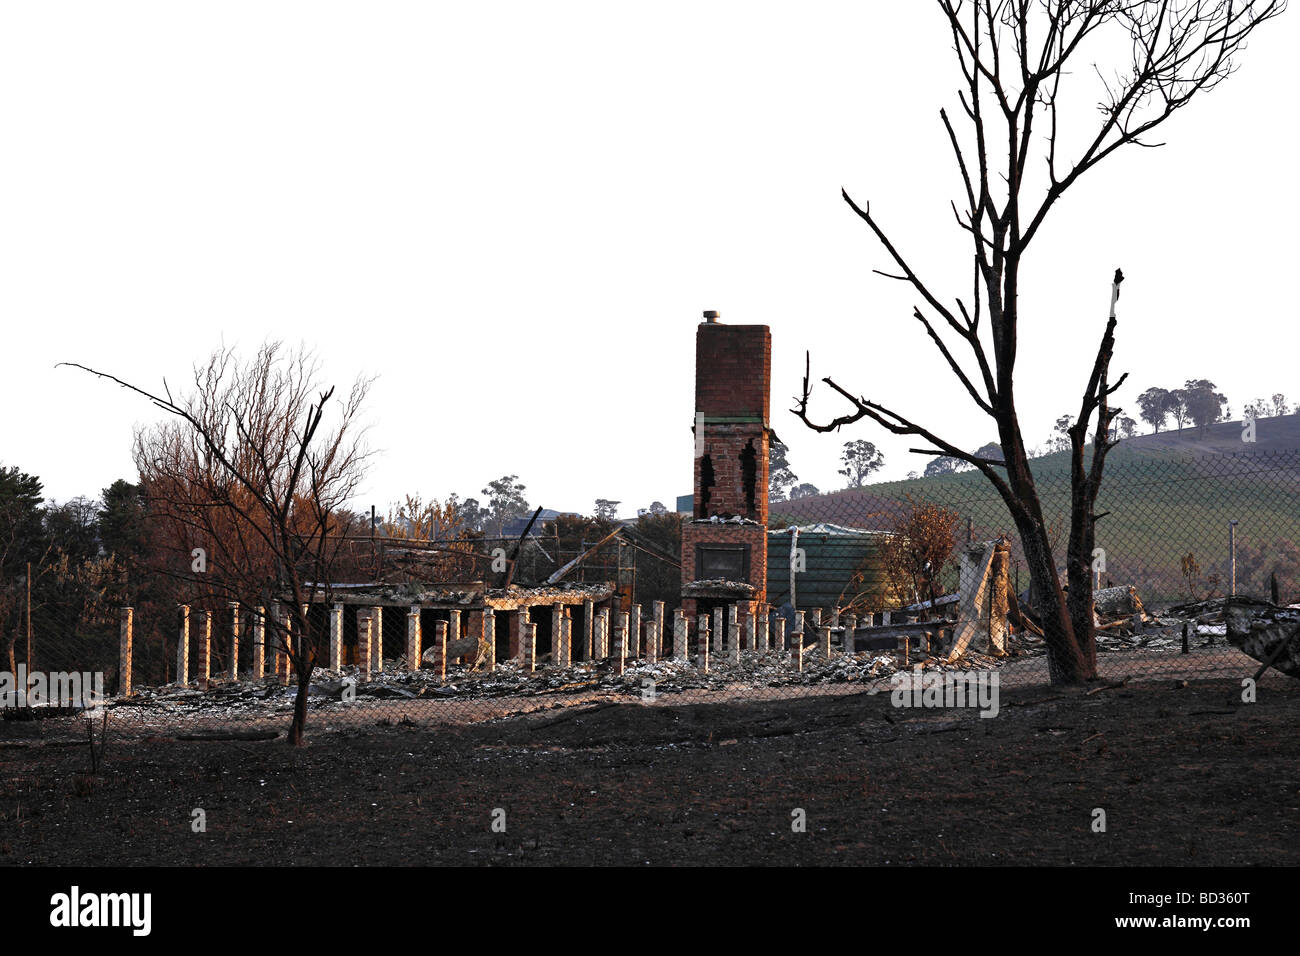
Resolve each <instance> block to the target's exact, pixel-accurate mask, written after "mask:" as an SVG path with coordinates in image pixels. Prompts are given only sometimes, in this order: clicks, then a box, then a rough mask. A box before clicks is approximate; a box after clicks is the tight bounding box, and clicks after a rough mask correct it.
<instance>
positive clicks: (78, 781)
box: [0, 679, 1300, 866]
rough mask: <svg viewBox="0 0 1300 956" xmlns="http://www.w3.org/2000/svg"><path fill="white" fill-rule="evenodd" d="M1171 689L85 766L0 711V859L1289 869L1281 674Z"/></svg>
mask: <svg viewBox="0 0 1300 956" xmlns="http://www.w3.org/2000/svg"><path fill="white" fill-rule="evenodd" d="M1180 683H1182V682H1177V681H1171V680H1163V679H1162V680H1153V681H1142V682H1135V683H1131V684H1128V685H1125V686H1118V687H1116V686H1103V685H1097V686H1095V687H1094V688H1092V689H1091V690H1086V689H1067V690H1059V689H1053V688H1050V687H1046V686H1041V685H1040V686H1023V687H1010V688H1008V687H1003V688H1002V692H1001V713H1000V714H999V715H998V716H997V717H996V718H992V719H982V718H980V717H979V716H978V711H976V710H973V709H970V710H959V709H946V710H944V709H936V710H914V709H902V708H895V707H893V706H891V702H890V695H889V694H888V692H885V693H879V694H876V695H867V694H861V693H859V694H857V695H853V696H822V697H817V698H804V699H789V700H779V699H778V700H766V701H761V702H756V703H692V704H677V705H674V704H673V703H672V702H671V701H664V699H663V698H661V702H660V703H656V704H654V705H645V704H638V703H614V702H611V701H597V702H592V703H587V704H584V705H579V706H568V707H563V708H558V707H557V708H556V709H553V710H542V711H534V712H532V713H529V714H525V715H523V716H518V717H513V718H508V719H497V720H492V721H489V722H484V723H477V724H463V725H459V726H430V725H419V724H405V725H404V724H401V723H396V724H393V723H391V721H384V722H383V723H384V724H388V725H387V726H385V725H383V724H381V723H377V722H368V723H367V724H365V725H360V724H358V725H351V726H344V727H342V728H340V729H336V730H333V731H328V732H327V731H323V730H320V729H319V728H318V730H317V732H315V733H314V734H312V735H311V737H310V741H309V744H308V745H307V746H305V747H303V748H298V749H295V748H291V747H289V746H287V745H286V743H285V741H284V738H283V736H281V737H280V738H279V739H276V740H269V741H249V740H237V741H212V740H205V741H185V740H178V739H176V738H174V737H148V738H138V739H128V738H124V737H114V736H113V734H112V732H111V730H110V735H109V740H108V744H107V749H106V752H105V755H104V765H103V766H102V767H101V768H100V771H99V772H98V773H95V774H92V773H90V772H89V771H90V759H89V753H88V750H87V747H86V745H85V743H84V742H83V743H80V744H76V743H72V742H71V741H70V740H57V739H54V738H52V737H49V736H47V735H40V734H35V732H33V735H31V736H29V737H28V738H27V739H23V738H22V736H21V734H20V735H18V737H17V738H15V734H14V733H13V732H12V731H13V728H12V727H10V728H3V729H0V734H2V735H3V736H2V737H0V861H2V862H3V863H6V864H10V865H21V864H61V865H74V866H97V865H127V866H131V865H142V864H155V865H157V864H161V865H178V864H213V865H217V864H224V865H243V866H251V865H268V864H270V865H282V864H326V865H355V864H361V865H402V864H471V865H472V864H498V865H499V864H645V863H649V864H659V865H674V864H746V863H754V864H778V865H792V864H793V865H808V864H836V863H844V864H882V865H883V864H889V865H896V864H898V865H907V864H930V865H959V864H961V865H966V864H994V865H997V864H1037V865H1069V864H1091V865H1135V864H1151V865H1171V864H1181V865H1202V864H1221V865H1242V864H1287V863H1296V862H1297V861H1300V840H1297V839H1296V837H1297V832H1298V831H1300V735H1297V734H1296V733H1295V728H1296V725H1297V723H1300V684H1297V683H1296V682H1294V681H1290V680H1281V681H1279V682H1273V683H1265V684H1263V685H1261V687H1260V691H1259V701H1258V702H1257V703H1254V704H1243V703H1241V702H1240V693H1241V686H1240V683H1239V682H1238V681H1236V680H1208V681H1193V682H1192V683H1191V684H1190V685H1186V686H1180ZM1097 807H1101V808H1103V809H1104V810H1105V811H1106V814H1107V830H1106V832H1105V833H1094V832H1092V829H1091V824H1092V821H1093V810H1094V808H1097ZM196 808H202V809H203V811H204V812H205V815H206V832H204V833H194V832H192V828H191V820H192V816H191V814H192V811H194V810H195V809H196ZM496 808H501V809H503V810H504V811H505V821H506V832H505V833H495V832H493V831H492V829H491V824H492V818H493V812H494V810H495V809H496ZM796 808H800V809H802V810H804V811H805V813H806V818H807V831H806V832H804V833H795V832H792V827H791V820H792V816H791V814H792V811H793V810H795V809H796Z"/></svg>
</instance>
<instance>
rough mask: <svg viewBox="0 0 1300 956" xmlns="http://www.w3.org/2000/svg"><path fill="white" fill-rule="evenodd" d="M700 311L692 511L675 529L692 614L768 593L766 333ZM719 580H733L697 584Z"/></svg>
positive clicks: (754, 599)
mask: <svg viewBox="0 0 1300 956" xmlns="http://www.w3.org/2000/svg"><path fill="white" fill-rule="evenodd" d="M704 315H705V321H704V322H702V323H701V324H700V325H699V326H698V327H697V328H696V331H695V501H694V514H693V520H692V521H689V522H687V523H686V524H685V525H684V526H683V528H682V598H683V608H684V610H685V611H686V613H687V615H689V616H690V617H691V618H692V619H693V617H694V615H695V614H697V613H702V612H707V611H709V610H711V609H712V608H713V607H714V606H717V605H718V604H723V603H735V602H737V601H740V602H742V603H743V602H746V601H752V602H753V603H754V604H755V605H758V604H761V603H764V602H765V601H766V598H767V507H768V501H767V494H768V449H769V446H770V444H771V429H770V427H769V426H768V415H769V412H770V408H771V378H772V335H771V331H770V330H769V329H768V327H767V326H765V325H724V324H722V323H721V322H719V321H718V320H717V319H718V316H717V313H716V312H715V313H709V312H706V313H705V314H704ZM720 579H721V580H725V581H727V582H729V584H730V585H732V586H731V587H727V586H716V585H715V586H708V585H704V584H702V583H700V582H705V581H718V580H720ZM736 584H749V585H750V586H751V588H752V590H749V591H747V590H745V589H744V588H743V587H742V588H736V587H734V585H736Z"/></svg>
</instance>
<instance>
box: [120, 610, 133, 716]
mask: <svg viewBox="0 0 1300 956" xmlns="http://www.w3.org/2000/svg"><path fill="white" fill-rule="evenodd" d="M134 631H135V608H133V607H124V608H122V634H121V644H120V647H119V649H118V655H117V692H118V694H119V695H120V696H122V697H130V696H131V644H132V642H133V641H134Z"/></svg>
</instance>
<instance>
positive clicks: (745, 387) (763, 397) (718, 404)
mask: <svg viewBox="0 0 1300 956" xmlns="http://www.w3.org/2000/svg"><path fill="white" fill-rule="evenodd" d="M771 380H772V333H771V332H770V331H769V329H768V327H767V326H766V325H723V324H722V323H720V322H704V323H701V324H700V326H699V327H698V328H697V330H696V333H695V411H696V412H698V413H700V414H702V415H706V416H717V417H725V418H735V417H739V416H744V415H752V416H755V417H758V418H762V419H763V421H767V420H768V418H769V417H770V413H771V388H770V387H769V386H770V383H771Z"/></svg>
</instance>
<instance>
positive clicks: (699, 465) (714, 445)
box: [695, 422, 770, 524]
mask: <svg viewBox="0 0 1300 956" xmlns="http://www.w3.org/2000/svg"><path fill="white" fill-rule="evenodd" d="M701 427H703V429H704V440H703V441H702V442H701V443H700V444H701V446H702V449H701V450H702V451H703V455H702V456H701V457H699V458H696V459H695V517H697V518H708V517H711V516H713V515H721V516H722V517H731V516H732V515H740V516H741V517H744V518H749V519H751V520H753V521H757V522H759V523H760V524H766V523H767V483H768V465H769V463H768V450H769V443H770V442H769V438H768V431H767V429H766V428H764V427H763V426H762V425H761V424H758V423H754V424H750V423H747V422H746V423H740V424H730V423H718V424H714V423H705V424H704V425H703V426H701ZM751 444H752V445H753V448H754V466H755V468H754V501H753V507H751V506H750V502H749V500H748V499H747V497H746V495H745V480H744V468H743V465H742V461H743V458H742V456H743V455H744V453H745V450H746V448H747V447H748V446H750V445H751ZM704 455H707V456H708V459H709V463H710V465H711V466H712V468H713V484H712V485H711V486H710V487H709V489H708V491H709V500H708V501H707V502H705V501H704V494H703V492H704V489H703V484H702V483H703V477H704V475H703V471H704Z"/></svg>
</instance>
